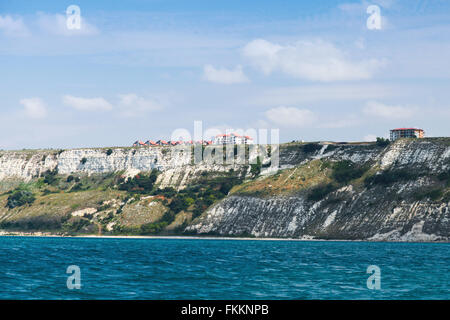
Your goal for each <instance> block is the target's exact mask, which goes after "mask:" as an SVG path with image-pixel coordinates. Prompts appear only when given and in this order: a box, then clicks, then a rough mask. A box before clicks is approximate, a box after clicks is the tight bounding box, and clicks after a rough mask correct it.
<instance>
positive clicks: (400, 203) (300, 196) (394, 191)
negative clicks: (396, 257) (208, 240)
mask: <svg viewBox="0 0 450 320" xmlns="http://www.w3.org/2000/svg"><path fill="white" fill-rule="evenodd" d="M172 151H173V150H172V149H170V148H112V149H75V150H64V151H63V150H61V151H55V150H41V151H26V150H24V151H0V184H5V181H6V180H8V179H21V180H24V181H30V180H33V178H36V177H39V176H42V175H43V174H44V172H46V171H47V170H54V169H56V168H57V169H58V172H59V174H61V175H68V174H72V173H85V174H87V175H90V174H95V173H110V172H123V174H125V175H129V176H133V175H135V174H137V173H138V172H140V171H150V170H152V169H158V170H159V171H161V174H160V175H159V176H158V180H157V185H158V186H159V188H165V187H168V186H171V187H175V188H177V189H178V190H181V189H183V188H185V187H186V186H189V184H190V183H191V182H192V181H193V180H194V179H196V178H198V177H200V176H201V175H202V174H203V173H205V172H229V171H230V170H231V169H232V170H235V171H239V172H243V173H244V175H245V173H246V177H247V181H245V182H244V183H243V184H242V185H240V186H237V187H234V188H233V189H232V191H231V192H230V194H229V195H228V197H226V198H225V199H223V200H222V201H220V202H218V203H216V204H214V205H213V206H212V207H210V208H209V209H208V210H207V211H206V212H204V213H203V214H202V215H201V216H200V217H198V218H196V219H195V220H194V221H192V222H189V224H188V226H187V227H185V232H188V233H196V234H214V235H222V236H255V237H278V238H296V239H352V240H389V241H391V240H394V241H449V240H450V208H449V206H450V203H449V201H450V188H449V187H450V182H449V172H450V138H429V139H418V140H411V139H403V140H399V141H397V142H395V143H392V144H390V145H389V146H387V147H381V146H377V145H375V144H326V143H321V144H308V145H305V144H296V143H293V144H285V145H282V146H281V147H280V161H279V163H280V169H279V170H273V168H271V167H269V166H268V162H267V161H266V162H265V161H264V160H263V163H262V166H261V167H260V168H259V169H260V175H259V177H257V178H256V179H254V178H252V175H253V174H254V172H252V170H251V169H252V168H251V166H248V164H233V165H220V164H212V163H204V162H202V163H200V164H193V163H192V158H191V155H187V154H186V153H180V152H176V153H173V152H172ZM337 163H344V164H346V165H352V166H354V168H355V169H354V170H356V171H357V172H359V173H358V174H356V175H355V176H353V177H351V178H349V179H345V176H344V178H342V177H340V178H339V176H337V175H336V174H335V172H334V171H333V170H334V169H333V166H334V165H335V164H337ZM232 170H231V171H232ZM358 170H359V171H358ZM258 172H259V171H258ZM349 172H350V173H349V174H352V172H351V171H349ZM320 188H322V189H320ZM316 189H318V190H316ZM324 190H325V191H324ZM314 192H315V193H316V194H314ZM317 194H319V196H317ZM64 196H67V197H68V198H70V193H68V194H64ZM99 196H100V195H99ZM49 197H50V196H49ZM36 205H37V204H36ZM76 205H77V204H75V203H74V204H73V205H72V206H74V207H75V206H76ZM44 209H45V208H42V210H44ZM4 210H6V209H4ZM39 210H40V209H39ZM42 210H41V211H42ZM67 210H69V208H67ZM5 212H6V213H5V214H6V215H7V216H9V215H11V213H10V212H9V211H8V210H6V211H5ZM18 212H19V211H18ZM136 214H137V213H136Z"/></svg>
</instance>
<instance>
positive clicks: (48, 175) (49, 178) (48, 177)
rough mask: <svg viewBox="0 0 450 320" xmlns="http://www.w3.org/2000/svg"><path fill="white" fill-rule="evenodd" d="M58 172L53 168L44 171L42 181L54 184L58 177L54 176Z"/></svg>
mask: <svg viewBox="0 0 450 320" xmlns="http://www.w3.org/2000/svg"><path fill="white" fill-rule="evenodd" d="M57 174H58V169H57V168H55V169H53V170H47V171H46V172H45V173H44V183H46V184H49V185H51V184H55V183H56V182H57V181H58V178H57V177H56V175H57Z"/></svg>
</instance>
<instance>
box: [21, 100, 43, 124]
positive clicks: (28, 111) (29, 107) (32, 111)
mask: <svg viewBox="0 0 450 320" xmlns="http://www.w3.org/2000/svg"><path fill="white" fill-rule="evenodd" d="M20 103H21V104H22V105H23V106H24V114H25V115H26V116H27V117H30V118H33V119H43V118H45V117H46V116H47V107H46V105H45V103H44V101H42V100H41V99H40V98H28V99H22V100H20Z"/></svg>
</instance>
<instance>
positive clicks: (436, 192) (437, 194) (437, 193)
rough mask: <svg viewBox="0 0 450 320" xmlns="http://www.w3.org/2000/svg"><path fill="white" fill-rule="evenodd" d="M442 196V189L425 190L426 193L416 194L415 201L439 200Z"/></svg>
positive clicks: (419, 192)
mask: <svg viewBox="0 0 450 320" xmlns="http://www.w3.org/2000/svg"><path fill="white" fill-rule="evenodd" d="M442 195H443V191H442V189H440V188H436V189H429V190H425V191H418V192H416V193H414V199H415V200H422V199H426V198H429V199H431V200H438V199H439V198H441V197H442Z"/></svg>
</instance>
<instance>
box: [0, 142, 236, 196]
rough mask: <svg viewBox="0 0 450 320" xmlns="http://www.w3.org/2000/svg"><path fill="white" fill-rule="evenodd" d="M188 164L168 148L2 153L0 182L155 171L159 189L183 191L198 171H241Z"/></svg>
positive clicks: (185, 156)
mask: <svg viewBox="0 0 450 320" xmlns="http://www.w3.org/2000/svg"><path fill="white" fill-rule="evenodd" d="M108 150H110V151H109V152H108ZM192 163H193V160H192V157H191V155H190V154H189V153H188V152H187V151H186V150H185V151H184V152H183V151H176V152H175V151H174V149H172V148H160V147H154V148H146V147H142V148H112V149H100V148H99V149H73V150H60V151H55V150H24V151H3V152H0V182H1V181H2V180H5V179H10V178H18V179H23V180H25V181H29V180H31V179H32V178H36V177H40V176H42V175H43V174H44V172H46V171H47V170H54V169H56V168H57V169H58V173H59V174H63V175H64V174H71V173H86V174H94V173H110V172H119V171H124V174H125V175H129V176H132V175H136V174H137V173H139V172H141V171H151V170H152V169H157V170H159V171H161V172H162V174H161V175H159V177H158V184H159V185H160V187H161V188H164V187H168V186H171V187H176V188H183V187H185V186H186V184H188V183H189V181H191V179H192V178H194V177H197V176H198V175H199V173H200V172H202V171H217V172H220V171H225V170H230V169H231V168H233V169H239V168H241V167H243V166H241V165H229V166H223V165H217V164H213V163H205V162H203V163H200V164H196V165H194V164H192Z"/></svg>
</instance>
